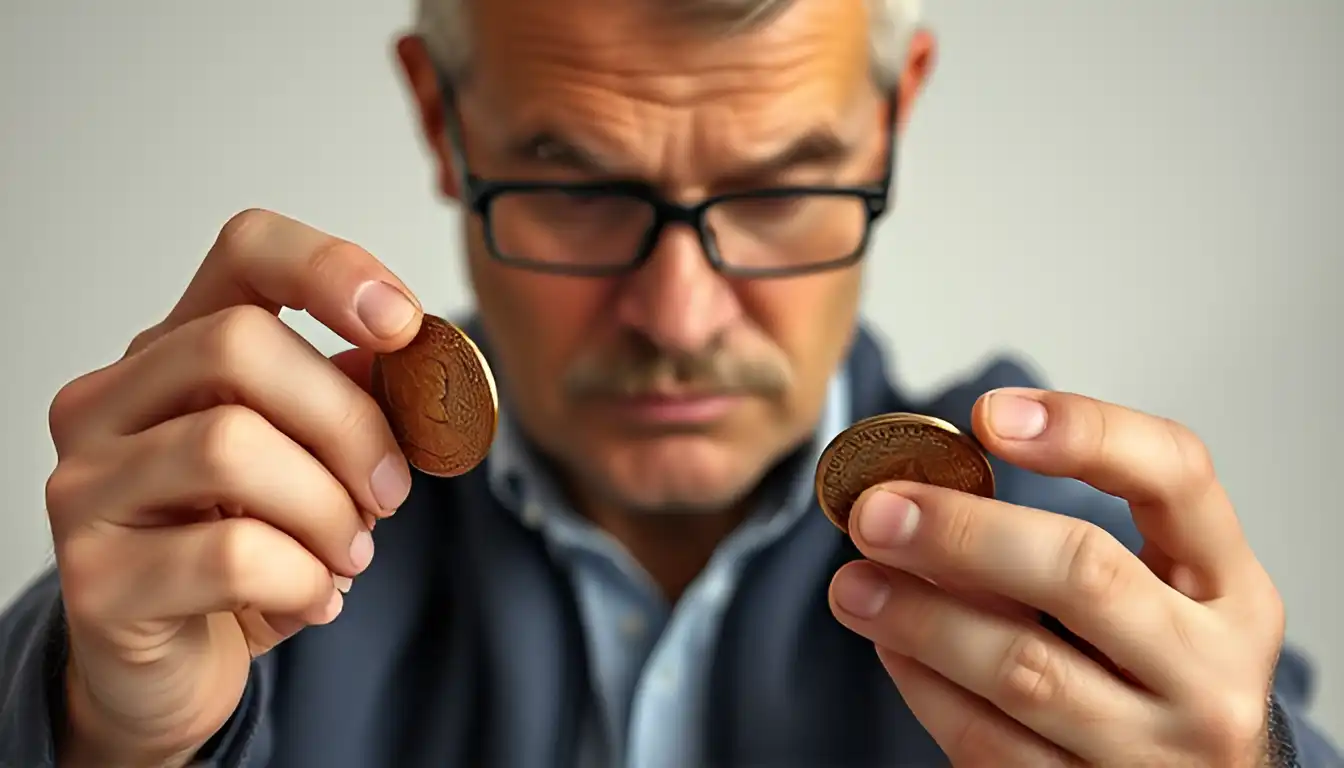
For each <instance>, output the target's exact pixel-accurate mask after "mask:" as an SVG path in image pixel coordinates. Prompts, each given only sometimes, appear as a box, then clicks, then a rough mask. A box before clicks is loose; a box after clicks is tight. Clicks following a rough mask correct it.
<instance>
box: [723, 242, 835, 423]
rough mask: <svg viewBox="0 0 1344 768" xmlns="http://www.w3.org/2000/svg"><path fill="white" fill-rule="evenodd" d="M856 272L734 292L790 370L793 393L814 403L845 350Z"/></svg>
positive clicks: (764, 284)
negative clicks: (781, 351)
mask: <svg viewBox="0 0 1344 768" xmlns="http://www.w3.org/2000/svg"><path fill="white" fill-rule="evenodd" d="M859 277H860V273H859V268H858V267H857V266H856V267H851V268H849V269H846V270H843V271H837V272H833V273H824V274H819V275H809V276H805V277H799V278H791V279H786V280H762V281H760V282H756V283H752V284H749V285H747V286H745V287H744V288H743V290H742V291H741V292H740V294H739V295H740V296H741V299H742V304H743V308H744V310H745V311H746V312H747V314H748V315H749V316H750V317H751V319H752V322H753V323H754V324H755V325H757V326H758V327H759V328H760V329H761V330H762V332H764V333H765V334H766V335H767V336H768V337H769V338H770V340H771V341H772V342H773V343H774V344H776V345H778V346H779V347H780V349H781V350H783V352H784V354H785V355H787V356H788V358H789V362H790V364H791V365H792V367H793V375H794V377H795V379H794V381H795V384H796V387H797V392H796V395H797V397H799V398H800V399H803V400H818V401H819V400H820V397H821V395H822V394H824V392H825V389H826V383H827V381H829V379H830V374H831V372H832V371H833V370H834V369H835V366H836V364H837V363H838V362H839V360H840V358H841V356H842V355H843V354H844V353H845V350H846V349H847V348H848V346H849V341H850V336H851V335H852V333H853V331H854V324H855V318H856V315H857V312H858V304H859V282H860V280H859Z"/></svg>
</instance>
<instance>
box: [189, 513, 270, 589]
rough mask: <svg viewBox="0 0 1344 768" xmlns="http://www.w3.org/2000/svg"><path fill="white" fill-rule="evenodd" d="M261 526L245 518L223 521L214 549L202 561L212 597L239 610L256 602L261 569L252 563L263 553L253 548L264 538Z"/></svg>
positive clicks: (258, 522)
mask: <svg viewBox="0 0 1344 768" xmlns="http://www.w3.org/2000/svg"><path fill="white" fill-rule="evenodd" d="M264 525H265V523H262V522H260V521H257V520H254V519H252V518H247V517H238V518H230V519H228V520H225V521H222V522H221V523H219V535H218V536H216V537H215V538H214V546H213V547H211V548H210V549H209V551H207V553H206V555H205V557H204V558H203V563H202V569H203V576H204V578H205V579H206V581H207V582H208V583H209V584H210V585H211V587H212V589H213V591H214V592H215V594H218V595H222V596H223V598H224V600H225V601H226V602H228V603H229V604H231V605H233V606H234V607H235V608H236V609H238V610H245V609H246V608H248V607H250V605H251V603H253V602H254V601H255V600H256V599H257V593H256V587H255V581H256V578H257V576H258V574H259V573H261V572H262V571H263V569H262V568H261V567H259V566H260V565H261V564H259V563H256V562H254V560H255V558H256V555H257V553H259V552H264V551H266V550H265V548H263V547H258V546H256V544H257V539H258V538H259V537H261V536H263V535H264V532H263V531H261V530H259V529H260V528H262V527H264Z"/></svg>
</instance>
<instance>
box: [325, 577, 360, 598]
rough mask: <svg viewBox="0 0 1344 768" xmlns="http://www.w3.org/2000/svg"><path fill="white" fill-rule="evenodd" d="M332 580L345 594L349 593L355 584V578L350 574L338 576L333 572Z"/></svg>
mask: <svg viewBox="0 0 1344 768" xmlns="http://www.w3.org/2000/svg"><path fill="white" fill-rule="evenodd" d="M331 581H332V583H333V584H335V585H336V588H337V589H339V590H340V591H341V594H343V595H347V594H349V593H350V588H351V587H353V586H354V585H355V580H354V579H352V578H350V577H349V576H337V575H335V574H332V577H331Z"/></svg>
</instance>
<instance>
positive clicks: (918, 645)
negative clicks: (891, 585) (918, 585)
mask: <svg viewBox="0 0 1344 768" xmlns="http://www.w3.org/2000/svg"><path fill="white" fill-rule="evenodd" d="M892 600H893V602H896V601H899V603H900V604H899V606H893V614H897V615H900V616H901V620H900V621H896V622H892V623H891V624H890V625H889V628H888V630H887V631H889V632H890V633H891V636H892V639H893V640H894V641H895V643H896V644H897V645H898V646H900V647H899V648H897V650H901V651H904V652H905V655H907V656H911V657H914V658H924V657H925V656H926V655H927V653H928V650H929V649H930V648H932V647H934V646H935V644H936V643H938V639H939V637H940V636H941V633H942V631H943V626H944V623H945V616H944V615H943V611H942V608H943V605H942V603H941V602H940V601H939V600H938V598H936V597H934V596H933V595H930V594H928V593H927V592H926V591H924V590H922V589H899V590H895V591H894V592H893V593H892Z"/></svg>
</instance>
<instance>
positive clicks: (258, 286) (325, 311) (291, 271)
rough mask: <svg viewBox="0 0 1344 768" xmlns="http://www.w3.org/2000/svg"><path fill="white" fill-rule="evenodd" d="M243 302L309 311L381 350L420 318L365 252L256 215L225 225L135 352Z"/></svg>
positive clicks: (275, 217) (397, 343)
mask: <svg viewBox="0 0 1344 768" xmlns="http://www.w3.org/2000/svg"><path fill="white" fill-rule="evenodd" d="M240 305H255V306H258V307H262V308H264V309H266V310H267V311H268V312H271V313H272V314H278V313H279V312H280V310H281V309H282V308H286V307H287V308H289V309H294V310H301V311H306V312H307V313H308V314H310V315H312V316H313V318H314V319H315V320H317V321H318V322H319V323H321V324H322V325H325V326H326V327H328V328H330V329H331V330H332V331H334V332H335V333H336V334H337V335H339V336H341V338H343V339H345V340H346V341H348V342H350V343H351V344H353V345H355V346H357V347H364V348H367V349H372V350H375V351H379V352H386V351H391V350H395V349H400V348H401V347H403V346H405V345H406V344H408V343H409V342H410V340H411V339H412V338H414V337H415V333H416V331H417V330H419V327H420V317H421V314H422V310H421V307H420V304H419V302H418V301H417V300H416V299H415V298H414V295H413V294H412V293H411V292H410V290H408V289H407V288H406V286H405V284H403V283H402V282H401V280H399V279H398V278H397V277H396V275H393V274H392V272H391V271H390V270H388V269H387V267H385V266H383V264H382V263H381V262H379V261H378V260H377V259H376V258H374V257H373V256H372V255H370V254H369V253H368V252H367V251H365V250H364V249H362V248H360V247H359V246H357V245H354V244H353V243H350V242H347V241H345V240H342V239H340V238H337V237H334V236H332V235H329V234H327V233H325V232H322V231H319V230H317V229H314V228H312V227H310V226H308V225H306V224H302V223H300V222H297V221H295V220H293V219H290V218H286V217H284V216H281V215H279V214H275V213H271V212H269V211H259V210H250V211H244V212H243V213H240V214H238V215H237V216H234V217H233V218H232V219H231V220H230V221H229V222H228V223H227V224H225V225H224V228H223V229H222V230H221V231H220V234H219V237H218V238H217V239H216V240H215V243H214V246H213V247H212V248H211V249H210V252H209V253H208V254H207V255H206V257H205V259H204V260H203V261H202V262H201V266H200V269H199V270H198V271H197V272H196V275H195V277H194V278H193V279H192V281H191V283H190V285H188V286H187V289H186V291H185V292H184V293H183V295H182V298H181V299H180V300H179V301H178V303H177V305H176V306H174V307H173V309H172V311H171V312H170V313H169V314H168V317H167V318H166V319H165V320H164V321H163V322H162V323H160V324H159V325H158V326H156V327H155V328H152V329H150V330H149V331H147V332H146V333H145V334H142V336H141V337H140V338H138V339H137V340H136V342H135V343H133V344H132V348H131V350H130V352H131V353H134V352H137V351H139V350H140V349H141V348H143V347H144V346H146V345H147V344H148V343H149V342H151V341H153V340H154V339H156V338H158V337H159V336H162V335H163V334H165V333H168V332H169V331H172V330H173V329H174V328H177V327H179V326H181V325H184V324H185V323H188V322H191V321H192V320H195V319H197V318H200V317H205V316H207V315H210V314H213V313H215V312H218V311H219V310H221V309H225V308H228V307H233V306H240Z"/></svg>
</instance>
